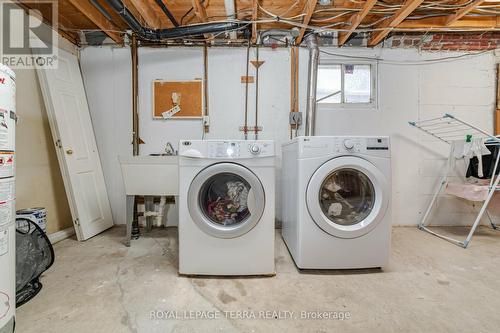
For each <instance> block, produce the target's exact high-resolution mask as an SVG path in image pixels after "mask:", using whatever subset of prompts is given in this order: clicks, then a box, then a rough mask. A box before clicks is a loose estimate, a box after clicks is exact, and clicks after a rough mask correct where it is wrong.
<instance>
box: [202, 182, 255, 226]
mask: <svg viewBox="0 0 500 333" xmlns="http://www.w3.org/2000/svg"><path fill="white" fill-rule="evenodd" d="M250 189H251V186H250V184H249V183H248V182H247V181H246V180H245V179H243V178H242V177H241V176H238V175H236V174H234V173H230V172H223V173H218V174H216V175H214V176H211V177H210V178H208V179H207V180H206V181H205V182H204V184H203V185H202V187H201V189H200V191H199V196H198V199H199V205H200V207H201V210H202V212H203V214H204V215H205V216H206V217H207V218H208V219H209V220H210V221H211V222H213V223H214V224H217V225H221V226H234V225H238V224H241V223H243V222H245V221H246V220H247V219H248V218H249V217H250V215H251V213H250V211H249V209H248V193H249V192H250Z"/></svg>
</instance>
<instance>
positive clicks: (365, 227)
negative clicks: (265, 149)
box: [281, 136, 391, 269]
mask: <svg viewBox="0 0 500 333" xmlns="http://www.w3.org/2000/svg"><path fill="white" fill-rule="evenodd" d="M282 148H283V149H282V150H283V176H282V192H281V193H282V199H283V206H282V218H283V229H282V235H283V239H284V240H285V243H286V245H287V247H288V249H289V251H290V253H291V255H292V257H293V259H294V261H295V263H296V265H297V266H298V267H299V268H302V269H355V268H374V267H384V266H385V265H387V263H388V260H389V253H390V242H391V158H390V145H389V138H388V137H327V136H318V137H297V138H295V139H293V140H292V141H290V142H288V143H285V144H284V145H283V147H282Z"/></svg>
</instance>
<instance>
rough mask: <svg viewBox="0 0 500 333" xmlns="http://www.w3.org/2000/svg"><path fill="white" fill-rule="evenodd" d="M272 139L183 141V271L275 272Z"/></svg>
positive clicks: (256, 273)
mask: <svg viewBox="0 0 500 333" xmlns="http://www.w3.org/2000/svg"><path fill="white" fill-rule="evenodd" d="M274 192H275V147H274V142H273V141H264V140H259V141H242V140H220V141H216V140H203V141H198V140H197V141H193V140H182V141H181V142H180V144H179V273H180V274H185V275H274V274H275V265H274V225H275V221H274V219H275V204H274V200H275V193H274Z"/></svg>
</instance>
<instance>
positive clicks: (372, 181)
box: [306, 156, 390, 238]
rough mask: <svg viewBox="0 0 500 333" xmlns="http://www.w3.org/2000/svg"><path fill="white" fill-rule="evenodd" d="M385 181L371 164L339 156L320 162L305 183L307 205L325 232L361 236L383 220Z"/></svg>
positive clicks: (342, 235) (386, 195) (385, 207)
mask: <svg viewBox="0 0 500 333" xmlns="http://www.w3.org/2000/svg"><path fill="white" fill-rule="evenodd" d="M387 184H388V183H387V180H386V178H385V177H384V175H383V174H382V172H380V170H378V169H377V168H376V167H375V166H374V165H373V164H372V163H370V162H368V161H367V160H365V159H363V158H360V157H352V156H342V157H337V158H334V159H332V160H330V161H328V162H326V163H324V164H323V165H322V166H321V167H320V168H318V169H317V170H316V172H315V173H314V174H313V176H312V177H311V179H310V181H309V184H308V186H307V193H306V194H307V208H308V210H309V214H310V215H311V217H312V218H313V220H314V221H315V222H316V224H317V225H318V226H319V227H320V228H321V229H323V230H324V231H325V232H327V233H329V234H331V235H333V236H336V237H341V238H355V237H360V236H362V235H365V234H366V233H368V232H370V231H371V230H373V228H375V227H376V226H377V224H378V223H380V221H381V220H382V219H383V217H384V215H385V212H386V210H387V205H388V202H389V190H390V189H388V188H387V187H388V185H387Z"/></svg>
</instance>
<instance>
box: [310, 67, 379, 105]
mask: <svg viewBox="0 0 500 333" xmlns="http://www.w3.org/2000/svg"><path fill="white" fill-rule="evenodd" d="M375 96H376V93H375V65H374V64H364V63H360V64H348V63H342V64H321V65H319V67H318V83H317V88H316V100H317V103H318V104H322V105H329V104H332V105H337V106H346V107H349V106H350V107H354V106H358V107H359V106H363V107H374V106H375Z"/></svg>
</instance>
